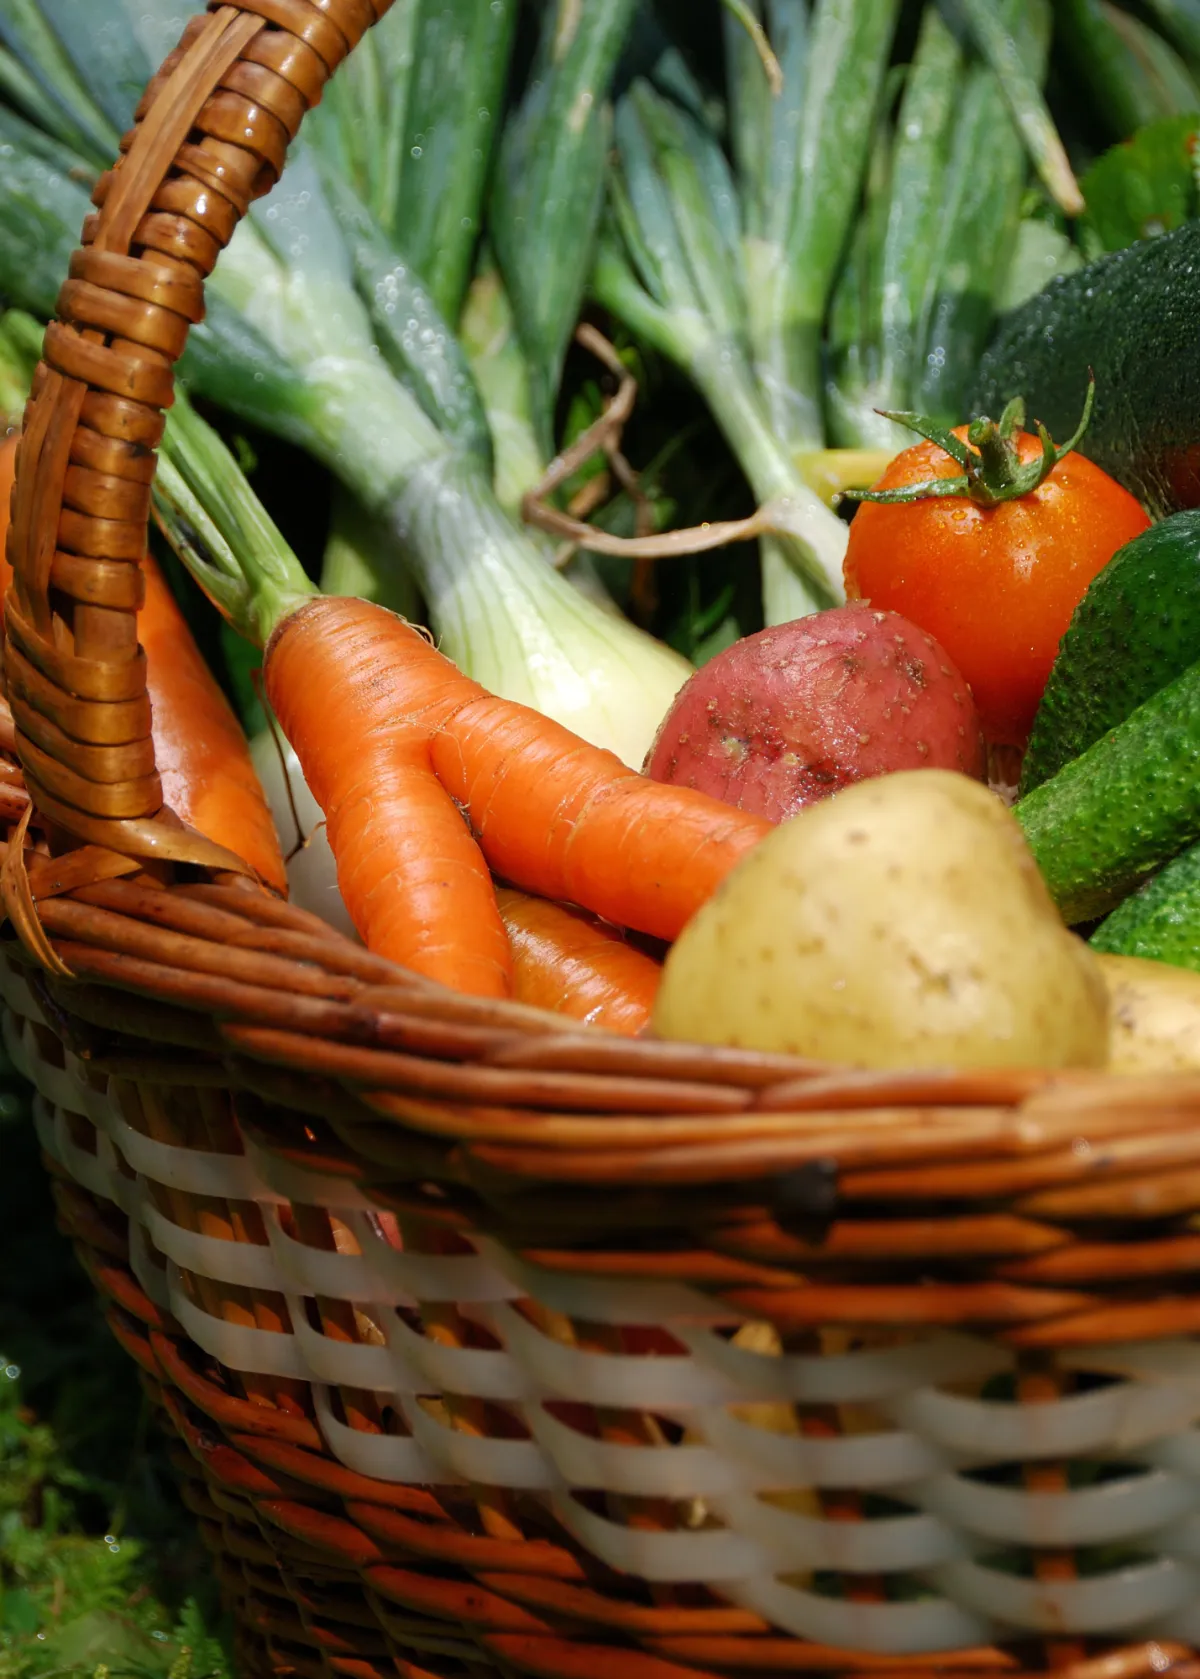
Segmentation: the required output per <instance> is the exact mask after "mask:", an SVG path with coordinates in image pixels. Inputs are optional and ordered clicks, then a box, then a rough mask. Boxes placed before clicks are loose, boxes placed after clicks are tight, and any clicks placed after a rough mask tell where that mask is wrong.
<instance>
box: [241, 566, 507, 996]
mask: <svg viewBox="0 0 1200 1679" xmlns="http://www.w3.org/2000/svg"><path fill="white" fill-rule="evenodd" d="M263 676H264V680H265V683H266V690H267V697H268V699H269V701H270V703H271V706H272V709H273V710H274V712H275V715H276V716H277V717H278V719H279V722H280V725H281V726H282V728H283V731H284V733H285V734H286V735H287V737H288V739H289V741H291V743H292V745H293V747H294V748H295V750H296V754H297V756H298V757H299V759H300V762H301V765H302V767H303V769H304V776H305V779H306V781H307V782H308V785H309V787H310V788H311V790H312V794H313V797H314V798H315V799H316V801H317V803H318V804H319V805H320V807H321V809H322V810H323V811H324V813H325V821H326V832H327V835H328V838H329V845H330V848H331V850H332V851H333V855H334V858H335V860H336V863H337V877H338V886H339V888H340V889H341V894H342V898H343V900H344V902H345V905H346V908H347V909H348V910H349V912H350V916H351V918H352V920H353V922H354V925H355V926H356V927H357V928H358V930H359V932H360V933H361V935H362V937H363V939H364V940H365V941H366V944H367V946H368V948H369V949H371V950H373V951H375V952H377V953H378V954H379V955H381V956H388V957H391V959H392V960H393V961H395V962H399V963H400V964H401V965H402V966H404V967H408V968H412V969H415V970H416V971H417V972H418V973H422V974H426V975H427V976H429V977H430V978H433V979H437V980H440V981H441V982H442V983H443V984H445V985H449V986H452V987H454V988H455V989H456V990H459V991H469V992H474V993H476V994H478V995H480V996H486V997H502V996H507V995H510V994H511V991H512V974H513V963H512V952H511V949H510V947H509V942H508V935H507V933H506V932H505V930H504V923H503V922H502V921H501V919H500V911H499V909H498V908H497V905H496V894H495V891H494V890H493V887H492V881H491V876H490V875H489V873H488V869H487V865H486V863H485V862H484V860H483V857H482V855H481V853H480V850H479V847H478V846H477V845H476V843H475V841H474V840H473V839H472V837H471V835H470V833H469V831H468V829H467V826H466V823H465V822H464V821H463V819H462V816H461V814H460V812H459V811H458V810H457V809H456V808H455V805H454V803H453V801H452V800H451V798H450V797H449V796H448V794H447V793H446V791H445V789H444V788H443V787H442V786H441V784H440V783H439V781H438V779H437V777H436V776H435V775H434V773H433V769H432V766H431V764H430V759H429V739H430V732H431V730H432V729H434V728H436V727H437V726H438V725H439V723H440V722H441V721H442V720H443V719H444V718H445V716H446V715H447V714H448V713H449V712H451V711H452V710H453V709H454V707H455V706H456V705H459V704H461V703H462V701H463V697H464V693H465V694H467V695H468V696H469V695H470V694H471V693H473V692H480V690H478V689H476V688H475V686H474V684H473V683H469V682H468V681H467V679H466V678H465V677H464V676H462V675H461V673H460V672H459V671H458V670H457V669H456V668H455V667H454V665H452V664H451V663H450V661H449V660H448V659H445V658H443V657H442V655H441V654H440V653H438V652H436V651H435V650H434V649H433V648H432V647H430V645H429V644H428V642H427V641H425V639H424V638H423V637H422V636H421V635H419V634H418V633H417V631H416V630H414V629H413V628H412V627H411V626H410V625H409V624H406V623H405V622H404V620H403V619H401V618H397V617H395V616H394V615H393V614H392V613H390V612H387V611H385V610H384V608H383V607H380V606H373V605H371V604H370V603H368V602H366V601H360V600H352V599H348V598H344V597H333V596H317V597H313V598H312V599H309V600H306V601H305V602H304V603H303V605H301V606H299V607H298V608H296V609H295V610H294V611H290V612H288V613H287V614H286V616H284V617H282V620H281V622H280V623H279V625H278V628H277V629H276V630H275V633H274V634H273V635H272V637H271V639H270V641H269V643H268V645H267V650H266V653H265V655H264V660H263Z"/></svg>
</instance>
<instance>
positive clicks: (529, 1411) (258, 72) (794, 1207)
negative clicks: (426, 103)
mask: <svg viewBox="0 0 1200 1679" xmlns="http://www.w3.org/2000/svg"><path fill="white" fill-rule="evenodd" d="M481 3H482V0H481ZM386 6H387V0H371V3H370V4H368V0H237V4H234V5H220V4H217V3H215V0H214V3H213V4H212V5H211V7H210V10H209V12H208V14H207V15H206V16H203V17H199V18H197V19H195V20H194V21H193V23H192V24H190V25H189V27H188V29H187V31H186V32H185V35H184V37H183V41H182V43H181V45H180V48H179V49H178V50H177V51H176V52H175V53H173V54H172V55H171V57H170V58H169V59H168V61H167V63H166V64H165V65H164V67H163V69H162V71H161V72H160V74H159V75H158V76H157V77H156V78H155V80H154V82H153V83H152V84H151V87H150V88H149V89H148V91H147V94H146V96H145V98H144V99H143V101H142V104H141V106H140V108H139V112H138V125H137V126H136V127H135V129H134V131H133V132H132V134H131V135H130V136H128V137H127V139H126V141H125V142H124V143H123V147H122V160H121V162H120V164H119V166H118V167H117V168H116V169H115V170H114V171H113V172H112V173H111V174H110V175H109V176H107V177H106V178H105V179H104V180H103V181H102V182H101V184H100V187H99V188H98V190H97V193H96V195H95V197H96V204H97V207H98V209H97V214H96V215H94V216H93V217H91V218H90V219H89V222H88V224H87V226H86V228H85V230H84V242H83V246H82V248H81V249H80V250H79V251H78V252H77V253H76V255H75V257H74V258H73V260H72V263H71V271H70V276H69V278H68V279H67V281H66V284H65V285H64V287H63V291H62V294H61V297H60V300H59V320H58V322H56V323H54V324H52V325H51V326H50V328H49V329H48V332H47V336H46V346H45V359H44V364H43V366H42V367H41V368H40V369H39V374H38V378H37V382H36V385H35V394H34V397H33V399H32V401H31V404H30V406H29V409H28V411H27V413H26V416H25V422H24V430H23V440H22V444H21V452H20V458H19V464H18V477H17V486H16V490H15V494H14V513H13V521H12V526H11V531H10V538H9V553H10V558H11V560H12V563H13V566H14V570H15V574H16V582H15V585H14V588H13V591H12V593H11V594H10V597H9V599H8V602H7V619H6V621H7V637H6V657H5V672H6V682H7V693H8V702H9V705H10V707H11V717H10V718H9V717H3V718H2V719H0V746H2V747H6V748H7V749H8V752H9V754H10V759H9V762H8V767H7V768H0V819H3V820H4V821H5V822H6V823H7V824H8V829H9V838H8V843H7V845H6V847H5V855H4V863H3V867H2V869H0V888H2V890H3V896H4V904H5V908H6V910H7V912H8V915H9V918H10V922H11V926H12V928H13V929H15V930H16V932H17V933H19V935H20V940H19V941H18V940H17V939H16V938H10V940H9V942H8V943H7V944H6V945H5V946H4V951H3V955H2V956H0V989H2V991H3V998H4V1004H5V1017H4V1018H5V1032H6V1037H7V1042H8V1048H9V1051H10V1053H11V1054H12V1056H13V1058H14V1060H15V1061H16V1063H17V1064H18V1065H19V1066H21V1067H23V1068H24V1069H25V1070H26V1071H27V1072H28V1074H29V1076H30V1078H31V1079H32V1080H33V1081H34V1083H35V1084H36V1086H37V1088H38V1091H39V1093H40V1094H39V1097H38V1104H37V1111H38V1124H39V1128H40V1134H41V1138H42V1142H43V1145H44V1149H45V1156H46V1160H47V1162H48V1165H49V1167H50V1170H51V1171H52V1172H53V1173H54V1174H55V1179H56V1194H57V1198H58V1204H59V1208H60V1213H61V1219H62V1223H63V1226H64V1228H65V1229H66V1230H67V1231H68V1232H69V1233H70V1234H71V1236H72V1237H73V1239H74V1241H75V1243H76V1246H77V1249H78V1252H79V1255H80V1258H81V1260H82V1261H83V1263H84V1265H85V1266H86V1267H87V1269H88V1271H89V1273H90V1275H91V1276H92V1278H93V1279H94V1281H95V1284H96V1287H97V1289H98V1290H99V1292H100V1294H101V1295H102V1296H103V1297H104V1300H105V1302H106V1307H107V1311H108V1317H109V1322H110V1323H111V1326H112V1329H113V1332H114V1334H115V1335H116V1336H117V1337H118V1339H119V1340H120V1341H121V1342H122V1344H123V1345H124V1346H125V1347H126V1348H127V1350H128V1351H129V1353H130V1354H131V1356H132V1357H133V1358H135V1359H136V1360H137V1362H138V1364H139V1365H140V1366H141V1369H142V1371H143V1374H144V1379H145V1383H146V1387H147V1391H148V1393H149V1395H150V1397H151V1400H152V1401H153V1404H154V1406H155V1407H156V1410H157V1413H158V1415H159V1416H160V1418H161V1420H162V1422H163V1423H164V1425H165V1426H167V1427H168V1428H169V1429H171V1430H173V1431H174V1433H175V1435H176V1436H177V1439H178V1448H177V1463H178V1467H179V1472H180V1476H181V1480H182V1484H183V1487H184V1490H185V1496H186V1497H187V1500H188V1503H189V1505H190V1506H191V1508H192V1509H193V1510H194V1511H195V1513H196V1515H197V1517H198V1519H199V1521H200V1523H201V1525H202V1528H203V1531H204V1534H205V1536H206V1538H207V1539H208V1541H209V1543H210V1545H211V1547H212V1550H213V1552H214V1555H215V1557H216V1559H217V1568H218V1573H219V1577H220V1580H221V1582H222V1585H223V1587H224V1589H225V1591H226V1594H227V1597H228V1600H229V1602H230V1605H231V1607H232V1608H233V1609H234V1611H235V1614H236V1617H237V1621H238V1626H239V1634H238V1636H239V1640H240V1650H239V1661H240V1670H239V1671H240V1672H241V1673H242V1674H243V1675H245V1676H246V1679H265V1676H267V1675H272V1676H277V1675H283V1674H297V1675H314V1676H316V1675H320V1676H322V1679H325V1676H328V1675H331V1674H340V1675H346V1676H354V1679H368V1676H370V1675H383V1674H387V1675H395V1674H401V1675H404V1676H405V1679H422V1676H424V1675H426V1674H432V1675H438V1676H443V1679H460V1676H464V1679H465V1676H466V1675H474V1674H483V1673H485V1672H487V1671H489V1670H492V1669H495V1668H501V1669H504V1670H507V1671H510V1672H515V1671H520V1672H527V1673H532V1674H536V1675H542V1676H545V1679H611V1676H613V1675H614V1674H616V1673H617V1672H618V1671H620V1673H621V1675H622V1679H627V1676H630V1675H635V1676H636V1679H691V1676H694V1675H697V1674H713V1673H736V1672H746V1673H754V1674H757V1675H766V1674H784V1673H794V1672H797V1671H804V1672H819V1673H830V1674H833V1673H846V1674H850V1673H859V1672H865V1671H868V1670H870V1671H878V1670H886V1671H888V1672H892V1671H903V1672H904V1673H905V1674H906V1675H910V1676H911V1675H918V1674H926V1673H933V1672H935V1671H936V1672H938V1673H940V1674H946V1675H951V1674H953V1675H962V1676H963V1679H967V1675H969V1674H970V1675H975V1674H978V1673H980V1671H981V1670H983V1671H988V1672H991V1671H995V1672H997V1673H999V1672H1003V1673H1005V1674H1017V1673H1022V1672H1033V1671H1044V1670H1045V1669H1047V1668H1054V1669H1063V1670H1067V1669H1069V1670H1070V1671H1071V1674H1072V1676H1073V1679H1137V1676H1139V1675H1143V1674H1148V1673H1151V1672H1160V1671H1163V1670H1164V1669H1166V1668H1169V1667H1174V1668H1175V1670H1176V1671H1177V1672H1178V1673H1179V1674H1180V1675H1181V1676H1183V1675H1185V1674H1188V1675H1190V1674H1191V1673H1192V1671H1193V1668H1194V1667H1195V1663H1194V1658H1193V1653H1192V1652H1193V1647H1194V1646H1195V1645H1196V1644H1197V1643H1200V1430H1198V1429H1197V1427H1196V1426H1195V1425H1196V1423H1197V1420H1198V1419H1200V1339H1198V1332H1200V1296H1198V1295H1197V1292H1196V1287H1195V1279H1196V1276H1197V1274H1200V1224H1198V1222H1197V1218H1196V1211H1197V1209H1198V1208H1200V1126H1198V1125H1197V1120H1198V1119H1200V1079H1189V1078H1184V1077H1177V1078H1173V1079H1170V1080H1165V1079H1164V1080H1142V1081H1134V1080H1121V1081H1117V1080H1110V1079H1105V1078H1102V1077H1097V1076H1094V1075H1087V1076H1071V1075H1062V1074H1056V1075H1051V1074H1046V1075H1044V1076H1043V1075H1038V1074H1009V1073H1004V1074H996V1075H961V1074H946V1075H937V1074H920V1075H913V1074H895V1075H891V1074H864V1073H853V1072H845V1071H841V1070H838V1069H836V1068H826V1067H821V1066H816V1065H809V1064H803V1063H799V1062H796V1061H793V1060H788V1059H783V1058H779V1059H770V1058H765V1057H762V1056H756V1055H743V1054H739V1053H732V1052H719V1051H704V1050H695V1049H691V1048H689V1047H687V1046H679V1045H666V1044H656V1043H653V1042H649V1041H640V1042H629V1041H625V1040H615V1039H610V1038H607V1037H605V1036H603V1035H601V1034H598V1033H588V1032H583V1031H581V1030H580V1029H579V1028H578V1027H575V1026H573V1025H571V1024H570V1023H564V1022H563V1021H562V1020H561V1019H558V1018H555V1017H551V1016H546V1015H541V1014H537V1013H534V1012H532V1011H530V1010H527V1009H523V1008H520V1007H518V1006H517V1005H510V1004H496V1003H486V1002H481V1001H477V1000H474V999H469V998H463V997H458V996H455V995H452V994H450V993H448V992H444V991H441V990H439V989H438V988H436V987H434V986H432V985H430V984H427V983H425V982H423V981H420V980H417V979H415V978H414V977H413V976H412V975H409V974H406V973H404V972H403V971H401V970H399V969H396V968H394V967H392V966H391V965H389V964H388V963H386V962H384V961H381V960H379V959H377V958H375V957H373V956H371V955H369V954H367V953H365V952H364V951H363V950H361V949H360V948H358V947H357V946H355V945H353V944H351V943H349V942H347V941H344V940H342V939H341V938H339V937H338V936H336V935H335V934H333V933H332V932H331V931H330V930H329V929H328V928H327V927H325V926H324V925H323V924H322V923H320V922H318V921H316V920H315V919H314V918H312V917H311V916H308V915H306V914H303V913H302V912H300V911H297V910H294V909H291V908H289V907H287V906H286V905H283V904H281V903H279V902H278V901H276V900H275V899H274V898H272V897H270V896H269V895H268V894H267V893H265V892H264V891H263V890H261V889H260V888H259V887H258V886H257V885H256V884H255V883H253V882H252V881H249V880H247V879H246V871H245V866H244V865H243V864H241V863H240V861H239V860H238V859H236V858H234V857H232V856H230V855H229V854H228V853H225V852H222V851H220V850H219V848H217V847H214V846H212V845H211V844H209V843H208V842H206V841H203V840H201V839H199V838H198V836H196V835H195V834H193V833H191V832H190V831H188V830H184V829H182V828H181V827H180V826H179V824H178V823H177V822H174V821H173V820H172V819H171V818H170V816H169V814H168V813H165V812H163V811H162V810H161V809H160V806H161V790H160V787H159V782H158V777H157V775H156V773H155V768H154V752H153V745H152V742H151V739H150V728H149V703H148V700H147V697H146V683H145V675H146V673H145V661H144V658H143V657H142V655H141V653H140V651H139V648H138V640H137V626H136V613H137V609H138V605H139V602H140V599H141V580H140V573H139V567H138V560H139V556H140V555H141V553H142V551H143V547H144V542H145V530H146V521H147V515H148V511H149V484H150V479H151V476H152V472H153V450H154V448H155V446H156V444H157V442H158V440H159V437H160V435H161V429H162V410H163V408H164V407H165V405H166V404H167V403H169V401H170V399H171V392H172V364H173V362H174V360H175V358H176V357H177V356H178V355H179V353H180V351H181V349H182V347H183V343H184V339H185V337H186V333H187V330H188V325H189V323H190V322H193V321H195V320H197V319H198V318H199V317H200V314H201V311H202V284H203V279H204V277H205V276H206V275H207V273H208V272H209V271H210V270H211V268H212V266H213V264H214V262H215V261H216V259H217V257H218V254H219V252H220V250H221V248H222V246H223V245H224V244H225V243H226V242H227V241H228V239H229V238H230V236H231V234H232V232H233V229H234V227H235V226H236V224H237V221H238V219H239V217H240V216H241V215H242V214H243V213H244V211H245V209H246V207H247V204H248V202H249V200H250V199H251V198H252V197H253V196H255V195H256V194H258V193H261V192H262V191H264V190H265V189H267V188H268V187H269V186H270V185H271V184H272V183H273V181H274V180H275V179H276V177H277V175H278V173H279V170H280V169H281V167H282V165H283V161H284V155H285V152H286V148H287V145H288V142H289V140H290V139H291V138H292V136H293V135H294V134H295V131H296V129H297V127H298V125H299V122H300V120H301V117H302V115H303V113H304V111H305V110H306V109H307V108H308V107H309V106H311V105H312V104H313V103H314V102H315V100H316V99H317V98H318V97H319V94H320V91H321V88H322V86H323V84H324V82H325V80H326V79H327V77H328V76H329V74H330V73H331V72H332V71H333V70H335V69H336V67H337V65H338V64H339V62H340V61H341V59H342V58H343V57H344V56H345V54H346V53H347V52H348V51H349V50H350V49H351V48H352V47H353V45H354V44H355V43H356V42H357V40H358V39H359V38H360V36H361V35H362V34H363V32H364V31H365V30H366V28H367V27H368V26H369V25H370V24H371V23H372V21H373V20H374V19H375V18H376V17H377V16H378V15H380V14H382V12H383V11H384V10H386ZM31 796H32V797H31ZM31 818H32V821H33V829H32V832H33V833H34V834H35V835H40V839H39V841H38V844H37V845H36V846H35V847H34V848H31V849H23V842H24V841H25V840H26V825H27V824H28V823H29V822H30V820H31ZM1196 1671H1200V1669H1196Z"/></svg>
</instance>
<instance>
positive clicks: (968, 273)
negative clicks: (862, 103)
mask: <svg viewBox="0 0 1200 1679" xmlns="http://www.w3.org/2000/svg"><path fill="white" fill-rule="evenodd" d="M998 3H999V4H1000V6H1001V15H1002V18H1003V20H1004V22H1005V24H1006V26H1007V27H1008V28H1009V29H1010V31H1011V32H1012V33H1013V34H1014V35H1015V36H1016V37H1018V38H1019V39H1020V40H1021V42H1022V50H1023V52H1024V53H1025V54H1026V67H1027V69H1028V71H1029V73H1030V74H1031V75H1033V76H1035V77H1038V78H1040V77H1041V76H1042V75H1043V74H1044V72H1045V65H1046V55H1047V49H1048V45H1049V35H1050V17H1049V10H1048V7H1047V5H1046V4H1045V3H1044V0H998ZM1025 177H1026V163H1025V155H1024V152H1023V149H1022V147H1021V143H1020V140H1019V137H1018V135H1017V133H1016V131H1015V129H1014V126H1013V122H1012V118H1011V116H1010V113H1009V110H1008V105H1007V102H1006V100H1005V97H1004V92H1003V90H1002V88H1001V86H1000V82H999V78H998V77H997V76H996V73H995V72H994V70H992V69H991V67H990V66H989V65H987V64H984V63H979V62H976V63H975V64H973V65H972V66H971V67H970V69H969V71H968V74H967V79H966V86H965V89H964V91H963V94H962V97H961V99H960V101H959V108H958V112H957V115H956V118H955V122H954V126H953V130H952V135H951V152H950V164H949V169H948V171H947V175H946V178H945V183H944V188H943V202H942V213H941V216H940V219H939V225H938V228H937V232H936V236H935V239H934V242H933V260H932V263H931V266H930V273H929V280H928V283H927V286H926V295H925V301H924V306H923V311H922V329H921V338H922V349H921V354H920V356H919V358H918V365H917V376H916V378H915V380H914V386H913V390H912V397H911V407H912V408H914V409H916V410H917V411H918V412H919V413H922V414H928V415H930V416H932V417H934V418H935V419H937V420H938V421H939V423H941V424H944V425H954V424H957V423H958V421H960V420H961V419H962V418H963V409H964V404H965V402H966V396H967V389H968V387H969V384H970V381H971V378H972V376H973V370H974V367H975V363H976V361H977V360H978V357H979V355H980V354H981V353H982V350H983V347H984V344H985V343H986V340H987V337H988V334H989V332H990V331H991V326H992V322H993V319H994V316H995V299H996V297H997V295H998V294H999V292H1000V291H1001V289H1002V287H1003V284H1004V280H1005V276H1006V273H1007V270H1008V267H1009V265H1010V264H1011V261H1012V254H1013V250H1014V248H1015V243H1016V238H1017V230H1018V228H1019V226H1020V221H1021V206H1022V200H1023V197H1024V191H1025Z"/></svg>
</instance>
